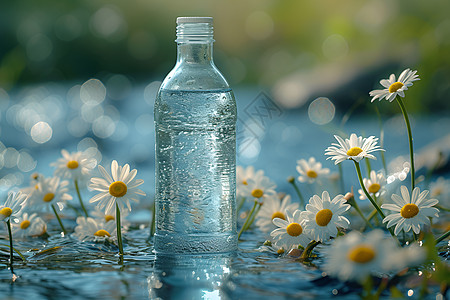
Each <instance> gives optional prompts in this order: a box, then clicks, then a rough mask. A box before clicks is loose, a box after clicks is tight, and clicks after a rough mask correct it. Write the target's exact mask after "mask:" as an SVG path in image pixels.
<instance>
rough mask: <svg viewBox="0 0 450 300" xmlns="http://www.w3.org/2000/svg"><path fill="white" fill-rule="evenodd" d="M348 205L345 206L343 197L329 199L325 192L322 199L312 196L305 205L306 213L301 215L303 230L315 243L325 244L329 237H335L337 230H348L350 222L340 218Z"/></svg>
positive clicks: (347, 208) (348, 207) (342, 217)
mask: <svg viewBox="0 0 450 300" xmlns="http://www.w3.org/2000/svg"><path fill="white" fill-rule="evenodd" d="M349 209H350V205H349V204H346V200H345V199H344V196H342V195H337V196H336V197H334V198H333V200H331V199H330V195H329V194H328V192H327V191H324V192H323V193H322V198H321V197H319V196H317V195H314V196H312V197H311V199H309V204H307V205H306V211H303V212H302V213H301V217H302V218H303V219H304V220H305V225H304V230H305V232H306V233H307V234H308V235H310V236H311V237H312V238H313V239H314V240H315V241H317V242H326V241H328V240H329V239H330V237H336V236H337V234H338V228H344V229H345V228H348V225H349V224H350V221H349V220H348V219H347V218H346V217H344V216H342V214H343V213H345V212H346V211H347V210H349Z"/></svg>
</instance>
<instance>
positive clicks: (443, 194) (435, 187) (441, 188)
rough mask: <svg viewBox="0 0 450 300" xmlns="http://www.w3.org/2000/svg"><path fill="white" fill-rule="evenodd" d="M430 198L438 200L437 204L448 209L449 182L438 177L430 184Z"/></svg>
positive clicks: (449, 196) (449, 204) (449, 198)
mask: <svg viewBox="0 0 450 300" xmlns="http://www.w3.org/2000/svg"><path fill="white" fill-rule="evenodd" d="M430 197H433V198H437V199H439V203H440V204H441V205H443V206H444V207H449V206H450V203H449V200H450V180H446V179H445V178H444V177H439V178H438V179H437V180H436V181H434V182H432V183H431V184H430Z"/></svg>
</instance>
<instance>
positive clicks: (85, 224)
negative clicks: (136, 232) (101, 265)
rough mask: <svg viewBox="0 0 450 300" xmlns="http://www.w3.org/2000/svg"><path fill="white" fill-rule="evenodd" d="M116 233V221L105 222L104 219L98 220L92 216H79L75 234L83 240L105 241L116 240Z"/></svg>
mask: <svg viewBox="0 0 450 300" xmlns="http://www.w3.org/2000/svg"><path fill="white" fill-rule="evenodd" d="M116 233H117V227H116V222H103V220H96V219H93V218H91V217H88V218H85V217H78V218H77V226H76V227H75V232H74V233H73V235H74V236H75V237H76V238H78V239H79V240H80V241H82V242H84V241H94V242H103V241H104V240H106V239H108V240H115V239H116Z"/></svg>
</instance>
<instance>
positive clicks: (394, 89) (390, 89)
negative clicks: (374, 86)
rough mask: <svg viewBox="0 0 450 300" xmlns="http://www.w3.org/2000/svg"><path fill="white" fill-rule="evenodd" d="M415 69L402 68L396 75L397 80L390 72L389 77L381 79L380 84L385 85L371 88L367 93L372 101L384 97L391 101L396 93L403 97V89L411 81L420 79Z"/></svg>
mask: <svg viewBox="0 0 450 300" xmlns="http://www.w3.org/2000/svg"><path fill="white" fill-rule="evenodd" d="M416 73H417V71H411V70H410V69H406V70H404V71H403V72H402V73H401V74H400V76H399V77H398V81H397V80H395V75H394V74H391V76H390V77H389V79H382V80H381V81H380V83H381V85H382V86H384V87H385V89H383V90H373V91H371V92H370V93H369V95H370V96H371V97H373V98H372V101H371V102H373V101H375V100H376V99H378V100H379V101H381V100H383V98H386V100H388V101H390V102H392V101H393V100H394V99H395V97H397V95H399V96H401V97H405V93H404V92H405V91H406V90H407V89H408V87H410V86H412V85H413V81H416V80H420V79H419V75H416Z"/></svg>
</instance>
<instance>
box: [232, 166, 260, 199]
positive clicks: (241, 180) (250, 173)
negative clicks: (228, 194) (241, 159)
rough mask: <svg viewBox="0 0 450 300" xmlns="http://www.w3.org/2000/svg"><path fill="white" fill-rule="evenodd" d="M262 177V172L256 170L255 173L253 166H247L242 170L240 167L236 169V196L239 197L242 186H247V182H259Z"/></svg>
mask: <svg viewBox="0 0 450 300" xmlns="http://www.w3.org/2000/svg"><path fill="white" fill-rule="evenodd" d="M263 176H264V171H263V170H258V171H256V172H255V168H254V167H253V166H248V167H247V168H244V167H242V166H237V167H236V194H237V195H238V196H241V194H242V189H243V187H244V186H246V185H248V183H247V180H249V179H253V180H255V181H258V180H260V178H262V177H263Z"/></svg>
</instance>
